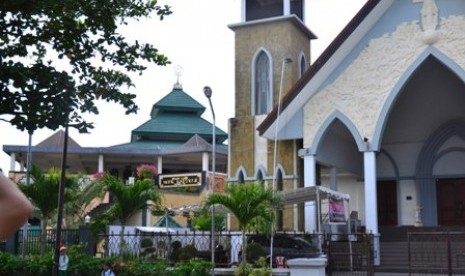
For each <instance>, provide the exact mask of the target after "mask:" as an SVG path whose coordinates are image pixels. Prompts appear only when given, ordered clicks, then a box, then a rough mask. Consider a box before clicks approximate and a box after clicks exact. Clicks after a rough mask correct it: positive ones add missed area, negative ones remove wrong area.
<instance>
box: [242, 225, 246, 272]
mask: <svg viewBox="0 0 465 276" xmlns="http://www.w3.org/2000/svg"><path fill="white" fill-rule="evenodd" d="M246 254H247V239H246V237H245V230H242V256H241V257H242V264H243V265H245V263H246V262H247V258H246V256H247V255H246Z"/></svg>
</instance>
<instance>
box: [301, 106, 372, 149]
mask: <svg viewBox="0 0 465 276" xmlns="http://www.w3.org/2000/svg"><path fill="white" fill-rule="evenodd" d="M336 120H339V121H341V122H342V124H344V125H345V126H346V127H347V129H348V130H349V132H350V133H351V134H352V136H353V138H354V140H355V142H356V143H357V147H358V150H359V151H366V150H368V148H367V145H366V143H364V138H362V136H361V135H360V132H359V131H358V129H357V127H356V126H355V124H354V123H353V122H352V121H351V120H350V119H349V118H348V117H347V116H345V115H344V114H343V113H342V112H340V111H339V110H336V111H334V112H333V113H332V114H331V115H329V116H328V117H327V118H326V119H325V120H324V122H323V123H322V124H321V126H320V128H319V129H318V131H317V132H316V135H315V138H314V139H313V143H312V144H311V145H310V148H309V150H308V151H307V154H312V155H316V152H317V150H318V147H319V146H320V144H321V142H322V141H323V138H324V136H325V134H326V132H327V131H328V129H329V128H330V126H331V124H332V123H333V122H334V121H336Z"/></svg>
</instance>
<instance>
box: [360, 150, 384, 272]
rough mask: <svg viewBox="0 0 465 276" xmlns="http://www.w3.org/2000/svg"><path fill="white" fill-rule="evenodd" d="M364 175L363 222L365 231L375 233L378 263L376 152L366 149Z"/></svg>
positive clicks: (375, 251)
mask: <svg viewBox="0 0 465 276" xmlns="http://www.w3.org/2000/svg"><path fill="white" fill-rule="evenodd" d="M363 161H364V177H365V222H366V225H365V226H366V232H367V233H372V234H374V235H375V237H374V240H373V244H374V248H373V250H374V263H375V265H379V264H380V251H379V232H378V203H377V198H376V153H375V152H374V151H366V152H364V155H363Z"/></svg>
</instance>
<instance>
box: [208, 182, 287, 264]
mask: <svg viewBox="0 0 465 276" xmlns="http://www.w3.org/2000/svg"><path fill="white" fill-rule="evenodd" d="M217 204H218V205H222V206H224V207H225V208H226V209H228V210H229V211H230V212H231V213H232V214H233V215H234V216H235V217H236V218H237V220H238V222H239V228H240V230H241V232H242V248H243V252H242V264H245V263H246V250H247V239H246V237H245V233H246V231H250V230H251V228H252V227H253V225H255V224H257V222H259V221H262V222H263V223H266V224H269V225H271V223H273V222H274V219H275V211H276V209H278V208H281V207H282V204H283V200H282V198H281V197H280V196H277V195H275V193H274V192H273V190H272V189H269V188H267V187H265V186H264V184H262V183H246V184H234V185H231V184H230V185H228V187H227V189H226V191H225V193H213V194H211V195H210V196H209V197H208V198H207V200H206V202H205V206H206V207H211V206H214V205H217ZM259 224H261V223H259Z"/></svg>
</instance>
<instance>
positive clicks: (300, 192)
mask: <svg viewBox="0 0 465 276" xmlns="http://www.w3.org/2000/svg"><path fill="white" fill-rule="evenodd" d="M282 195H283V196H284V201H285V204H295V203H302V202H307V201H315V200H321V199H326V198H328V196H334V197H336V198H342V199H345V200H347V201H348V200H349V199H350V196H349V195H348V194H344V193H340V192H338V191H334V190H331V189H329V188H326V187H322V186H311V187H302V188H297V189H293V190H290V191H285V192H283V193H282Z"/></svg>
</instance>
